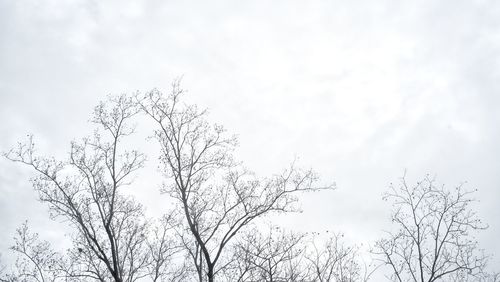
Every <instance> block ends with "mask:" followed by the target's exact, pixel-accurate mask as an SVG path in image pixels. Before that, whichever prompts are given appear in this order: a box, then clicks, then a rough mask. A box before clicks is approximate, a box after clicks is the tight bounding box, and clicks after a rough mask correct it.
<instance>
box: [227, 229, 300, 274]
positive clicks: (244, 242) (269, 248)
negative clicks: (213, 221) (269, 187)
mask: <svg viewBox="0 0 500 282" xmlns="http://www.w3.org/2000/svg"><path fill="white" fill-rule="evenodd" d="M305 236H306V235H305V234H299V233H294V232H291V231H285V230H283V229H282V228H280V227H277V226H270V228H269V229H268V231H267V232H264V233H262V232H258V231H256V230H252V231H249V232H246V233H245V234H244V236H243V237H242V238H241V239H240V240H238V242H237V243H236V244H235V246H234V248H235V251H234V254H235V257H234V263H233V265H232V266H231V267H230V268H229V269H228V271H227V272H229V273H228V274H231V275H232V276H233V277H231V276H229V275H227V276H228V277H229V279H227V280H228V281H248V282H257V281H266V282H273V281H274V282H280V281H290V282H291V281H308V280H307V278H308V269H307V267H305V264H304V252H305V242H304V238H305Z"/></svg>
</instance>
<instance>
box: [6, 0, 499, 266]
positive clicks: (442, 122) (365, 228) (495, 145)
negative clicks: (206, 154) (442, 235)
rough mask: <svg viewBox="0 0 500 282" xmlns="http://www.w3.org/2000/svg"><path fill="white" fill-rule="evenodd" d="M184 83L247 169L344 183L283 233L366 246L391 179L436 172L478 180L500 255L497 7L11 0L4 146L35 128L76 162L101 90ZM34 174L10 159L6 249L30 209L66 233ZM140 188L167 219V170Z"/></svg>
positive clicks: (52, 149)
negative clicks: (74, 153)
mask: <svg viewBox="0 0 500 282" xmlns="http://www.w3.org/2000/svg"><path fill="white" fill-rule="evenodd" d="M125 2H126V3H125ZM179 75H183V76H184V78H183V87H184V88H186V89H187V90H188V91H189V94H188V99H189V100H190V101H192V102H194V103H197V104H199V105H200V106H202V107H207V108H209V109H210V112H211V118H212V119H213V120H215V121H218V122H219V123H221V124H223V125H224V126H225V127H226V128H227V129H228V130H229V131H230V132H233V133H236V134H238V135H239V138H240V144H241V145H240V148H239V150H238V153H237V154H238V156H239V157H240V159H241V160H243V161H244V162H245V163H246V165H247V167H249V168H250V169H252V170H254V171H256V172H257V173H259V174H261V175H266V174H267V175H268V174H271V173H273V172H279V171H280V169H281V168H283V167H284V166H286V165H287V164H288V163H289V162H290V161H292V160H293V159H294V157H296V156H297V157H299V163H300V164H302V165H304V166H306V167H313V168H315V169H316V170H317V171H318V172H319V173H320V175H321V176H322V178H323V179H324V180H334V181H336V183H337V186H338V190H337V191H335V192H331V193H326V194H313V195H309V196H306V197H304V200H303V201H302V207H303V209H304V211H305V212H304V213H302V214H298V215H294V216H290V217H287V218H284V219H283V221H284V222H283V223H284V224H285V225H291V226H293V225H295V226H296V227H297V228H298V229H300V230H316V231H321V230H326V229H330V230H338V231H343V232H345V233H346V235H347V236H346V237H348V238H351V240H352V241H354V242H358V243H365V244H368V243H371V242H373V241H374V240H375V239H377V238H379V237H380V236H381V234H382V232H381V231H382V230H383V229H387V228H389V227H388V222H389V217H388V216H389V210H390V207H388V206H387V203H385V202H383V201H382V200H381V194H382V193H383V192H384V191H385V190H386V189H387V187H388V184H389V183H390V182H395V181H397V179H398V177H400V176H402V174H403V172H404V170H405V169H407V170H408V179H409V180H410V181H411V182H415V181H417V180H418V179H420V178H422V177H423V176H425V174H426V173H430V174H433V175H434V174H435V175H436V176H437V180H438V182H439V183H444V184H446V185H448V186H449V187H453V186H456V185H458V184H459V183H461V182H463V181H467V182H468V184H467V185H468V186H469V187H470V188H477V189H479V192H478V193H477V195H476V196H477V198H478V199H479V200H480V201H481V202H480V204H479V205H478V206H477V210H478V212H479V214H480V216H481V217H483V218H484V219H485V220H486V221H487V222H488V223H489V225H490V228H489V229H488V230H486V231H484V232H483V233H482V234H481V236H480V240H481V242H482V246H483V247H484V248H486V249H487V252H489V253H493V254H496V256H497V257H496V258H494V260H493V262H492V264H493V265H495V264H496V265H500V259H499V256H500V244H498V238H500V220H499V218H500V205H499V204H500V189H499V188H500V187H499V185H500V173H499V171H500V162H499V157H500V146H499V144H500V91H499V90H500V84H499V81H500V2H498V1H456V0H453V1H451V0H449V1H430V0H429V1H368V0H367V1H331V0H322V1H320V0H309V1H290V0H287V1H284V0H283V1H258V0H257V1H217V0H214V1H153V0H151V1H89V0H68V1H57V0H52V1H35V0H0V120H1V121H2V122H1V123H0V136H1V138H0V150H2V151H4V150H7V149H8V148H10V147H11V146H13V145H15V143H16V142H17V141H18V140H20V139H21V140H22V138H23V137H24V136H25V135H26V134H27V133H33V134H34V135H35V136H36V140H37V141H38V143H39V145H40V151H42V152H45V153H47V154H55V155H56V156H64V154H65V153H66V152H67V151H68V148H69V147H68V145H69V142H70V141H71V140H72V139H75V138H79V137H83V136H84V135H85V134H87V133H89V130H90V126H89V124H88V123H87V121H88V119H89V117H90V113H91V111H92V108H93V106H94V105H96V103H97V102H98V101H99V100H101V99H104V98H105V95H106V94H119V93H124V92H132V91H136V90H139V91H146V90H150V89H152V88H154V87H157V88H159V89H161V90H166V91H167V90H169V85H170V83H171V81H172V79H174V78H176V77H178V76H179ZM144 144H145V143H144ZM154 158H155V155H154V152H153V155H151V154H150V159H154ZM154 173H155V172H154V171H152V172H151V171H150V172H144V174H143V176H144V175H147V174H151V175H154ZM30 175H31V174H30V172H29V170H27V168H24V167H22V166H19V165H16V164H13V163H10V162H8V161H6V160H5V159H1V160H0V193H1V194H0V222H1V226H2V227H1V229H0V252H1V253H5V252H6V249H7V247H8V246H9V245H10V244H12V241H11V237H12V236H13V234H14V230H15V228H16V227H17V226H19V225H20V224H21V223H22V221H23V220H25V219H30V223H31V225H32V226H33V229H34V230H36V231H39V232H41V233H42V232H43V238H45V239H49V240H52V241H54V242H56V244H57V242H60V241H61V240H60V238H61V227H60V225H59V224H56V223H53V222H51V221H50V220H49V219H48V218H47V214H46V209H45V208H44V206H43V205H41V204H40V203H38V202H37V201H36V196H35V194H34V192H33V190H32V188H31V186H30V183H29V182H28V178H29V176H30ZM148 179H149V178H148ZM142 181H143V184H147V185H144V187H141V188H140V189H141V190H139V191H135V192H134V193H136V194H137V196H138V198H139V199H140V200H141V201H142V202H143V203H145V204H146V205H147V206H148V209H149V210H150V211H151V212H152V213H154V212H158V211H160V210H161V209H162V208H163V207H164V205H165V202H166V201H165V199H164V198H162V197H158V189H157V186H156V185H158V183H159V182H160V180H159V179H155V180H151V181H149V182H145V180H142ZM5 255H6V254H4V256H5ZM497 271H498V269H497Z"/></svg>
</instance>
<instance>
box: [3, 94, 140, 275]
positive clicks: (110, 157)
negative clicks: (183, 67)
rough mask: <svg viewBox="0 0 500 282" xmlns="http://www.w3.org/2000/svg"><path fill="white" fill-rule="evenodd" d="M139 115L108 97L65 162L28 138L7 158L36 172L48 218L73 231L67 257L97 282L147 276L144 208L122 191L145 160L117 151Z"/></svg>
mask: <svg viewBox="0 0 500 282" xmlns="http://www.w3.org/2000/svg"><path fill="white" fill-rule="evenodd" d="M137 113H138V109H137V107H136V105H135V103H134V102H133V101H132V99H130V98H127V97H125V96H120V97H110V99H109V101H107V102H106V103H104V102H103V103H101V104H100V105H99V106H97V107H96V108H95V111H94V115H93V119H92V121H93V122H94V123H95V124H97V125H98V128H97V130H96V132H95V134H94V135H93V136H92V137H88V138H85V139H83V141H82V142H80V143H78V142H72V144H71V150H70V154H69V159H68V160H66V161H57V160H55V159H54V158H45V157H39V156H37V154H36V152H35V144H34V142H33V139H32V137H30V138H29V140H28V142H27V143H20V144H19V146H18V148H17V149H13V150H11V151H10V152H8V153H7V154H6V157H7V158H9V159H11V160H13V161H15V162H21V163H24V164H26V165H28V166H30V167H31V168H33V169H34V170H35V172H36V173H37V176H36V177H35V178H34V179H33V186H34V188H35V190H36V191H37V192H38V195H39V199H40V200H41V201H42V202H44V203H47V204H48V206H49V208H50V212H51V216H53V217H55V218H62V219H64V220H67V221H69V222H70V223H71V224H72V225H73V226H74V227H75V228H76V230H77V234H76V235H75V237H74V238H75V247H74V249H73V251H72V253H71V254H72V255H71V257H72V258H73V259H74V260H73V269H77V270H79V272H76V273H74V274H75V275H77V276H82V277H87V278H88V279H90V278H93V279H96V280H99V281H110V280H113V281H115V282H126V281H136V280H137V279H139V278H141V277H143V276H145V275H147V269H146V268H147V267H146V266H147V263H148V260H149V257H148V255H147V247H146V238H147V230H148V223H147V221H146V220H145V217H144V213H143V208H142V206H141V205H140V204H138V203H137V202H136V201H135V200H134V199H133V198H132V197H130V196H127V195H126V193H124V192H123V190H124V189H125V187H126V186H127V185H129V184H131V180H132V176H133V174H134V172H135V171H137V170H138V169H140V168H141V167H143V163H144V156H143V154H141V153H139V152H138V151H136V150H131V151H127V150H124V149H123V148H122V146H121V145H122V139H124V138H125V137H127V136H129V135H130V134H132V133H133V131H134V129H133V126H131V124H130V120H131V119H132V117H134V116H135V115H136V114H137Z"/></svg>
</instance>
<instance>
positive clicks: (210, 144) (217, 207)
mask: <svg viewBox="0 0 500 282" xmlns="http://www.w3.org/2000/svg"><path fill="white" fill-rule="evenodd" d="M182 93H183V91H182V90H181V89H180V87H179V84H178V82H176V83H174V84H173V89H172V92H171V93H170V94H169V95H164V94H163V93H161V92H160V91H158V90H153V91H150V92H148V93H146V95H144V97H140V98H138V103H139V104H140V105H141V108H142V110H143V112H144V113H146V114H147V115H148V116H149V117H150V118H151V120H153V121H154V122H155V124H156V126H157V130H156V131H155V135H154V136H155V137H156V139H157V140H158V142H159V144H160V146H161V157H160V159H161V161H162V163H163V164H164V169H163V171H164V173H165V175H166V176H167V182H166V183H165V186H164V188H163V191H164V192H166V193H168V194H170V195H171V196H172V197H174V198H175V199H176V200H177V203H178V205H179V210H181V211H182V214H183V217H184V219H185V221H184V224H185V225H184V226H185V229H187V232H188V233H189V234H190V238H187V237H185V236H184V238H185V239H186V240H185V241H184V242H185V246H186V247H187V248H188V252H189V253H190V254H191V256H192V258H193V259H194V260H195V261H196V264H195V267H196V271H197V273H198V278H199V280H200V281H204V279H205V278H206V279H207V280H208V281H210V282H212V281H214V277H215V275H216V273H217V272H218V271H219V270H220V269H221V267H223V266H224V265H225V263H219V261H220V260H221V259H222V257H223V256H224V250H225V249H226V247H227V246H228V244H229V243H230V241H231V240H232V239H233V238H234V237H235V236H236V235H237V234H238V233H239V232H240V231H241V230H242V229H244V228H245V227H246V226H248V225H250V224H251V223H252V222H253V221H254V220H255V219H258V218H260V217H262V216H264V215H266V214H269V213H271V212H290V211H295V210H296V209H297V207H296V205H295V203H296V201H297V198H296V196H295V194H296V193H297V192H300V191H313V190H318V189H321V188H316V187H315V183H316V181H317V177H316V175H315V174H314V173H313V172H312V171H310V170H300V169H298V168H296V167H295V166H293V165H292V166H290V168H289V169H287V170H285V171H284V172H283V173H282V174H279V175H275V176H273V177H270V178H265V179H259V178H257V177H256V176H255V175H254V174H253V173H251V172H249V171H248V170H246V169H243V168H242V167H241V165H240V164H238V163H237V162H235V161H234V160H233V157H232V152H233V150H234V148H235V146H236V143H237V142H236V138H235V137H233V136H228V135H227V134H226V132H225V131H224V129H223V128H222V127H221V126H219V125H212V124H210V123H209V122H207V120H206V118H205V116H206V111H203V110H199V109H198V108H197V107H196V106H193V105H185V104H184V103H182V101H181V96H182ZM325 188H331V187H325ZM218 263H219V264H218ZM201 266H203V267H201Z"/></svg>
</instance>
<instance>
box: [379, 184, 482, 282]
mask: <svg viewBox="0 0 500 282" xmlns="http://www.w3.org/2000/svg"><path fill="white" fill-rule="evenodd" d="M472 193H473V191H467V190H465V188H464V187H463V185H459V186H458V187H456V188H455V189H454V190H447V189H445V187H444V186H437V185H436V184H435V180H434V178H430V177H429V176H427V177H426V178H424V179H423V180H422V181H420V182H417V184H416V185H413V186H411V185H409V184H408V183H407V182H406V180H405V177H402V178H401V182H400V183H399V185H397V186H394V185H391V187H390V191H389V192H388V193H387V194H386V195H385V196H384V199H386V200H390V201H391V202H392V204H393V207H394V211H393V214H392V221H393V223H394V224H395V225H396V226H397V227H398V230H397V231H396V232H392V233H388V234H387V238H386V239H383V240H380V241H378V242H377V244H376V248H375V251H374V252H375V253H376V254H378V255H380V258H381V260H382V262H383V263H385V264H387V265H389V266H390V268H391V269H392V273H393V274H392V275H391V278H392V279H393V280H395V281H415V282H417V281H419V282H432V281H471V280H472V281H480V280H479V279H480V277H481V276H482V275H483V270H484V267H485V264H486V261H487V258H486V256H485V255H484V254H483V252H482V251H481V250H479V248H478V242H477V241H476V239H475V238H474V234H475V232H476V231H478V230H482V229H485V228H487V225H485V224H483V223H482V222H481V220H480V219H479V218H478V216H477V215H476V213H475V212H474V211H473V210H472V208H471V207H470V205H471V203H473V202H474V200H473V199H472V198H471V195H472Z"/></svg>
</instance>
